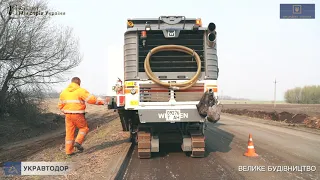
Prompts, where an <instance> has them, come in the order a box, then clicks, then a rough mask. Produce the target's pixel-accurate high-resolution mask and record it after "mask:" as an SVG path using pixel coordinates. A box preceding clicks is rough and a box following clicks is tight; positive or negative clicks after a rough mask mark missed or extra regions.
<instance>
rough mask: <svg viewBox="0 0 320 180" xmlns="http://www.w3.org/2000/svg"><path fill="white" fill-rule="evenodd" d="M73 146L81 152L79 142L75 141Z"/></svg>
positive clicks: (81, 148)
mask: <svg viewBox="0 0 320 180" xmlns="http://www.w3.org/2000/svg"><path fill="white" fill-rule="evenodd" d="M73 146H74V147H75V148H77V149H78V151H79V152H83V150H84V149H83V147H82V146H81V144H79V143H77V142H75V143H74V145H73Z"/></svg>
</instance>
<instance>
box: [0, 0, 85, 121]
mask: <svg viewBox="0 0 320 180" xmlns="http://www.w3.org/2000/svg"><path fill="white" fill-rule="evenodd" d="M10 4H11V5H13V4H14V5H18V6H19V5H25V6H28V7H38V9H39V10H41V11H46V10H48V6H47V4H46V3H45V2H43V1H38V2H34V1H29V0H14V1H12V0H11V1H9V0H0V115H1V113H4V112H5V109H6V108H5V105H6V101H7V100H8V98H10V94H11V93H10V92H12V91H20V92H22V91H24V90H29V91H35V90H34V88H36V90H42V89H44V88H45V87H47V86H48V85H52V84H54V83H60V82H64V81H66V78H65V74H66V73H67V72H68V71H69V70H71V69H72V68H74V67H76V66H78V65H79V63H80V62H81V56H80V53H79V48H78V41H77V40H76V39H75V38H74V37H73V36H72V30H71V29H69V28H66V29H63V28H60V27H59V28H58V27H54V26H53V25H52V23H51V22H52V21H51V18H52V16H50V15H38V16H31V15H29V16H28V15H27V16H17V17H14V16H10V15H9V13H8V10H9V5H10Z"/></svg>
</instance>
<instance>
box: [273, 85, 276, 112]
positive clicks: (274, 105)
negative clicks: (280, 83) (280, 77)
mask: <svg viewBox="0 0 320 180" xmlns="http://www.w3.org/2000/svg"><path fill="white" fill-rule="evenodd" d="M273 83H274V97H273V108H274V109H275V108H276V92H277V80H276V79H274V82H273Z"/></svg>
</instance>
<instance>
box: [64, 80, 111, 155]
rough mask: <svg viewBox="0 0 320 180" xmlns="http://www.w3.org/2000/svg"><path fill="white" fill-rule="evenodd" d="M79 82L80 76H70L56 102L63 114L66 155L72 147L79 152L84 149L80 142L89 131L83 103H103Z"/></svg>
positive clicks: (71, 152) (72, 153)
mask: <svg viewBox="0 0 320 180" xmlns="http://www.w3.org/2000/svg"><path fill="white" fill-rule="evenodd" d="M80 83H81V80H80V78H78V77H74V78H72V80H71V84H69V86H68V87H67V88H66V89H64V90H63V91H62V92H61V94H60V101H59V104H58V107H59V109H60V110H61V111H62V112H63V113H64V114H65V122H66V139H65V141H66V142H65V151H66V154H67V156H71V155H74V147H75V148H77V149H78V151H79V152H82V151H83V150H84V149H83V147H82V146H81V144H82V143H83V141H84V138H85V136H86V134H87V133H88V132H89V128H88V124H87V121H86V119H85V109H86V104H85V103H89V104H96V105H104V104H105V102H104V101H102V100H101V99H100V98H97V97H95V96H94V95H92V94H90V93H89V92H88V91H87V90H85V89H84V88H81V87H80ZM76 127H77V128H79V132H78V135H77V137H76V139H75V141H74V133H75V129H76Z"/></svg>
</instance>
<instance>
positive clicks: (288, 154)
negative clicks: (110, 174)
mask: <svg viewBox="0 0 320 180" xmlns="http://www.w3.org/2000/svg"><path fill="white" fill-rule="evenodd" d="M249 133H251V134H252V136H253V143H254V146H255V150H256V152H257V153H258V154H259V157H256V158H253V157H246V156H243V153H244V152H245V151H246V150H247V146H248V135H249ZM206 146H207V151H208V152H207V156H206V157H205V158H200V159H196V158H190V157H187V156H186V155H185V153H183V152H181V150H180V147H179V145H163V146H161V145H160V151H162V152H161V153H155V154H153V158H152V159H138V158H137V151H136V150H135V151H134V153H133V156H132V158H131V162H130V164H129V166H128V169H127V172H126V175H125V178H124V179H186V180H187V179H211V180H212V179H225V180H229V179H255V180H256V179H259V180H260V179H262V180H263V179H268V180H270V179H279V180H282V179H290V180H294V179H299V180H301V179H320V131H319V130H316V129H304V128H303V127H301V128H296V127H294V128H291V127H288V125H286V124H282V123H279V122H273V121H267V120H262V119H254V118H248V117H241V116H235V115H226V114H225V115H223V116H222V118H221V120H220V121H219V123H217V124H208V127H207V130H206ZM239 166H241V167H243V166H246V167H248V166H260V168H263V167H264V168H265V172H252V171H251V172H240V171H239ZM268 166H270V167H271V168H272V167H274V168H277V167H276V166H281V167H284V166H316V171H315V172H298V171H295V172H268ZM279 170H281V169H279Z"/></svg>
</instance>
